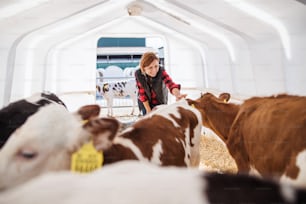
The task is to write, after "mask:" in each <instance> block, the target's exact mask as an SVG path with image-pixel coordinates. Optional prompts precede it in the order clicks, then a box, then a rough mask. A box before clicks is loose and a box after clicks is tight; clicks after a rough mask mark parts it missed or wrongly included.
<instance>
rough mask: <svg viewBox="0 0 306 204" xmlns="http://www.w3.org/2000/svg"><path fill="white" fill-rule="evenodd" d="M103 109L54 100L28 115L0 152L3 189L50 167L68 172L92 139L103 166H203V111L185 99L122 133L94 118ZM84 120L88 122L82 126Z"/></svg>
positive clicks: (112, 124) (117, 127)
mask: <svg viewBox="0 0 306 204" xmlns="http://www.w3.org/2000/svg"><path fill="white" fill-rule="evenodd" d="M91 109H93V110H91ZM99 110H100V107H99V106H98V105H92V106H86V107H85V108H84V107H83V108H81V110H79V111H78V113H77V114H76V113H75V114H72V113H70V112H68V111H67V110H66V109H65V108H64V107H63V106H61V105H57V104H53V105H49V106H47V107H45V108H44V109H41V110H39V111H38V112H37V113H35V114H34V115H32V116H31V117H29V118H28V119H27V121H26V122H25V123H24V124H23V125H22V126H21V127H20V128H19V129H17V130H16V131H15V132H14V133H13V134H12V135H11V137H10V139H9V140H8V141H7V143H6V144H5V145H4V147H3V148H2V149H1V151H0V189H6V188H10V187H12V186H16V185H18V184H20V183H23V182H25V181H27V180H29V179H31V178H33V177H35V176H37V175H40V174H43V173H45V172H48V171H60V170H69V169H70V166H71V156H72V154H73V153H74V152H76V151H78V150H79V149H80V147H81V146H82V145H83V144H84V143H87V142H88V141H93V144H94V146H95V148H96V150H97V151H101V150H102V151H103V154H104V164H110V163H114V162H117V161H121V160H139V161H143V162H150V163H152V164H156V165H161V166H185V167H188V166H197V165H198V164H199V160H200V155H199V140H200V135H201V127H202V125H201V115H200V112H199V111H197V110H196V109H194V108H192V107H190V106H189V105H188V103H187V101H186V100H182V101H180V102H177V103H175V104H171V105H169V106H166V107H164V108H160V109H158V110H157V111H155V112H152V113H151V114H148V115H147V116H146V117H144V118H143V119H141V120H138V121H137V122H136V123H135V124H134V125H133V126H131V127H129V128H127V129H125V130H124V131H123V132H120V131H119V130H120V123H119V122H118V121H117V120H116V119H114V118H99V119H97V118H94V116H96V115H98V114H97V112H98V111H99ZM90 113H91V114H90ZM80 114H81V115H82V116H83V117H81V116H80ZM82 119H89V120H88V122H87V123H85V124H83V123H82Z"/></svg>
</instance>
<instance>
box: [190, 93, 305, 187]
mask: <svg viewBox="0 0 306 204" xmlns="http://www.w3.org/2000/svg"><path fill="white" fill-rule="evenodd" d="M229 98H230V94H227V93H224V94H222V95H220V97H219V98H217V97H215V96H214V95H212V94H210V93H206V94H204V95H202V96H201V97H200V98H199V99H197V100H190V99H189V104H193V105H194V106H195V107H196V108H197V109H198V110H199V111H200V112H201V114H202V119H203V125H204V126H206V127H208V128H210V129H212V130H213V131H214V132H215V133H216V134H217V135H218V136H219V137H220V138H221V139H222V140H223V141H224V142H225V144H226V146H227V148H228V150H229V152H230V154H231V155H232V157H233V158H234V160H235V161H236V164H237V166H238V171H239V172H240V173H241V172H248V173H255V174H259V175H261V176H264V177H266V176H273V177H276V178H277V179H281V180H282V181H288V182H291V183H294V184H295V185H299V186H304V187H306V97H303V96H292V95H277V96H271V97H253V98H250V99H247V100H245V101H244V102H243V103H242V104H240V105H238V104H233V103H227V101H228V100H229Z"/></svg>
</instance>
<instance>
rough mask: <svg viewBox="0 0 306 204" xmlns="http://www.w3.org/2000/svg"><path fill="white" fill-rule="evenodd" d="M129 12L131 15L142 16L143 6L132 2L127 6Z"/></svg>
mask: <svg viewBox="0 0 306 204" xmlns="http://www.w3.org/2000/svg"><path fill="white" fill-rule="evenodd" d="M127 12H128V14H129V15H130V16H140V14H141V12H142V7H141V6H140V5H137V4H130V5H128V7H127Z"/></svg>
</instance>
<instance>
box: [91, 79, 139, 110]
mask: <svg viewBox="0 0 306 204" xmlns="http://www.w3.org/2000/svg"><path fill="white" fill-rule="evenodd" d="M96 89H97V92H98V94H101V96H103V97H104V99H105V100H106V104H107V115H108V116H113V101H114V98H124V97H127V96H129V97H130V98H131V100H132V102H133V108H132V112H131V115H133V114H134V110H135V106H136V104H137V103H136V102H137V87H136V81H135V79H129V80H122V81H111V82H101V83H98V84H97V85H96Z"/></svg>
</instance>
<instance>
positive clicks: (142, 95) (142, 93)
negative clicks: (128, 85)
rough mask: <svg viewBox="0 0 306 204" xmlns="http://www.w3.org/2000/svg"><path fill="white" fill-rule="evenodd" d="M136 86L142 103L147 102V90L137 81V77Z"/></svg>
mask: <svg viewBox="0 0 306 204" xmlns="http://www.w3.org/2000/svg"><path fill="white" fill-rule="evenodd" d="M136 85H137V87H138V99H139V100H140V101H141V102H145V101H147V100H148V98H147V96H146V94H145V89H144V88H143V86H142V85H141V83H140V82H139V81H138V80H137V77H136Z"/></svg>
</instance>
